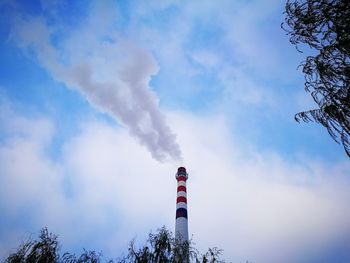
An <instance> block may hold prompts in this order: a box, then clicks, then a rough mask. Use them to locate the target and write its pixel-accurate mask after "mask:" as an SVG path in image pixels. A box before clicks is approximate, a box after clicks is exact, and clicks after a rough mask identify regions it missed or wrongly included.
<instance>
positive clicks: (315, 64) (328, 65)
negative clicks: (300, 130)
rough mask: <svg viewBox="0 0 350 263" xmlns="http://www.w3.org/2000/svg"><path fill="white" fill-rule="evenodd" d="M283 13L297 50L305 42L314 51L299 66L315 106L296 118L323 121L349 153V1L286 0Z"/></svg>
mask: <svg viewBox="0 0 350 263" xmlns="http://www.w3.org/2000/svg"><path fill="white" fill-rule="evenodd" d="M284 13H285V15H286V18H285V23H282V28H283V29H284V30H285V31H287V33H288V35H289V36H290V39H289V40H290V42H291V43H292V44H293V45H295V46H296V48H297V50H299V51H300V45H301V44H305V45H307V46H308V47H310V48H311V49H312V50H313V51H314V53H315V55H313V56H311V55H310V56H307V57H306V59H305V61H303V62H302V63H301V64H300V66H301V67H302V69H303V73H304V74H305V90H306V91H307V92H309V93H310V94H311V96H312V98H313V99H314V101H315V102H316V103H317V105H318V108H317V109H312V110H308V111H304V112H300V113H298V114H296V116H295V119H296V120H297V121H298V122H300V121H301V120H302V121H304V122H309V121H315V122H317V123H320V124H321V125H323V126H324V127H325V128H327V130H328V133H329V134H330V135H331V137H332V138H333V139H334V140H335V141H336V142H338V143H342V145H343V146H344V149H345V151H346V153H347V155H348V156H349V157H350V140H349V138H350V1H344V0H288V1H287V3H286V9H285V12H284ZM300 52H301V51H300Z"/></svg>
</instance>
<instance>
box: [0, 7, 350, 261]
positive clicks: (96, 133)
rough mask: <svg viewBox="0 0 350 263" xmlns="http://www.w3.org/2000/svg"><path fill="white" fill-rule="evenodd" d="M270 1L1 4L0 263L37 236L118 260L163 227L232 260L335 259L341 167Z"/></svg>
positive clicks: (344, 175)
mask: <svg viewBox="0 0 350 263" xmlns="http://www.w3.org/2000/svg"><path fill="white" fill-rule="evenodd" d="M283 8H284V1H281V0H250V1H244V0H234V1H232V0H230V1H229V0H220V1H210V0H206V1H203V0H191V1H181V0H179V1H176V0H159V1H158V0H154V1H136V0H135V1H132V0H130V1H67V2H65V1H49V0H42V1H25V0H23V1H12V0H8V1H7V0H1V1H0V14H1V15H0V46H1V52H0V68H1V70H0V259H1V260H2V259H4V258H5V257H6V255H8V253H10V252H13V251H14V249H15V248H16V247H17V246H18V245H19V244H20V243H21V242H22V241H23V240H25V239H26V238H28V237H29V236H31V235H32V236H35V235H36V234H37V233H38V231H39V230H40V229H41V228H42V227H44V226H47V227H48V228H49V230H50V231H52V232H54V233H56V234H58V235H59V238H60V240H61V242H62V244H63V247H62V250H63V251H67V250H68V251H71V252H81V251H82V249H83V248H86V249H94V250H97V251H103V253H104V254H105V255H106V256H107V257H117V256H120V255H121V254H122V253H123V252H125V251H126V247H127V244H128V242H129V241H130V240H131V239H132V238H134V237H136V238H137V240H139V241H140V242H142V241H143V240H144V238H145V236H146V234H147V233H148V232H149V231H151V230H153V231H155V230H156V229H157V228H159V227H161V226H163V225H165V226H166V227H168V228H169V229H170V230H173V228H174V224H175V198H176V181H175V177H174V175H175V172H176V169H177V167H178V166H179V165H184V166H186V168H187V170H188V172H189V180H188V200H189V203H188V209H189V212H188V213H189V232H190V235H192V236H193V238H194V241H195V243H196V245H197V247H198V248H199V249H201V250H205V249H206V248H208V247H213V246H217V247H220V248H222V249H224V258H225V259H228V260H230V261H232V262H246V260H249V261H252V262H263V263H264V262H276V263H278V262H349V261H350V252H349V251H350V247H349V244H350V206H349V202H350V191H349V189H350V176H349V174H350V162H349V159H348V158H347V157H346V155H345V153H344V151H343V149H342V147H341V146H339V145H337V144H336V143H334V142H333V141H332V139H331V138H330V137H329V135H328V134H327V132H326V131H325V129H323V128H322V127H320V126H318V125H316V124H312V123H311V124H298V123H296V122H295V121H294V114H295V113H296V112H298V111H301V110H306V109H310V108H312V107H314V106H315V105H314V103H313V101H312V100H311V99H310V97H309V95H308V94H306V93H305V92H304V90H303V75H302V72H301V71H300V70H299V71H298V70H297V66H298V64H299V62H300V61H301V60H302V58H303V57H304V56H305V54H300V53H298V52H297V51H296V50H295V48H294V47H293V46H291V45H290V43H289V42H288V36H286V35H285V32H283V31H282V30H281V29H280V23H281V22H282V21H283Z"/></svg>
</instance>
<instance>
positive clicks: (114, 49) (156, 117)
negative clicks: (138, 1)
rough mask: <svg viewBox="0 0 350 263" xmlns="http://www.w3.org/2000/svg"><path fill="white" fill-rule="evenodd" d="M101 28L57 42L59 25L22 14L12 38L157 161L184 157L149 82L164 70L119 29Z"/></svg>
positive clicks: (73, 34)
mask: <svg viewBox="0 0 350 263" xmlns="http://www.w3.org/2000/svg"><path fill="white" fill-rule="evenodd" d="M99 29H100V28H91V27H89V24H87V25H85V26H84V28H80V29H79V32H71V33H70V35H69V36H66V37H64V38H63V39H64V40H62V41H60V42H59V43H55V42H54V37H55V35H56V34H59V32H60V31H59V30H58V29H57V28H54V27H52V26H51V27H49V26H47V25H46V23H45V21H44V20H43V19H42V18H31V19H29V20H28V19H26V20H25V21H24V20H23V19H21V20H20V21H17V22H16V23H15V26H14V28H13V32H12V35H11V38H12V39H14V40H15V41H16V43H17V44H18V45H19V46H20V47H21V48H22V49H23V50H24V51H30V52H32V53H34V54H35V56H36V58H37V59H38V62H39V63H40V64H41V65H42V66H43V67H44V68H45V69H46V70H47V71H48V72H49V73H50V74H51V75H52V76H53V78H55V79H56V80H57V81H59V82H62V83H64V84H65V85H66V86H67V87H70V88H75V89H77V90H78V91H79V92H80V93H81V94H82V95H83V96H85V97H86V99H87V100H88V101H89V103H90V104H91V105H93V106H94V107H96V108H97V109H99V110H100V111H103V112H107V113H108V114H110V115H111V116H112V117H114V118H115V119H117V120H118V121H119V122H121V123H122V124H124V125H125V126H126V127H127V128H128V129H129V131H130V134H131V135H132V136H134V137H136V138H137V139H138V140H139V142H140V143H141V144H143V145H144V146H145V147H146V148H147V149H148V150H149V151H150V153H151V154H152V156H153V157H154V158H155V159H156V160H158V161H170V160H173V161H181V159H182V158H181V151H180V148H179V145H178V144H177V143H176V136H175V135H174V134H173V133H172V131H171V130H170V128H169V127H168V126H167V124H166V122H165V118H164V116H163V115H162V114H161V112H160V111H159V108H158V99H157V97H156V95H155V94H154V92H152V91H151V90H150V87H149V82H150V80H151V76H152V75H155V74H156V73H157V72H158V70H159V69H158V66H157V64H156V62H155V60H154V59H153V57H152V55H150V54H149V53H147V52H146V51H145V50H143V49H141V48H139V47H138V46H137V45H135V44H133V43H132V42H131V41H127V40H125V39H123V38H121V37H119V36H118V34H116V33H115V32H114V33H113V34H111V33H107V32H104V31H99ZM57 46H58V47H57Z"/></svg>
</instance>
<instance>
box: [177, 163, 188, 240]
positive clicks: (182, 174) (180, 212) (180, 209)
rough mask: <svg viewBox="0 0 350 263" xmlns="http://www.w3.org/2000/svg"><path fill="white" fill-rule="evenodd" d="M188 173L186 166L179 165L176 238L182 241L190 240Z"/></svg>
mask: <svg viewBox="0 0 350 263" xmlns="http://www.w3.org/2000/svg"><path fill="white" fill-rule="evenodd" d="M187 178H188V174H187V172H186V168H185V167H179V168H178V169H177V173H176V180H177V198H176V223H175V238H176V239H177V240H178V241H180V242H185V241H188V220H187V196H186V192H187V190H186V181H187Z"/></svg>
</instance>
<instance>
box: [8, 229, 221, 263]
mask: <svg viewBox="0 0 350 263" xmlns="http://www.w3.org/2000/svg"><path fill="white" fill-rule="evenodd" d="M192 243H193V242H191V241H190V242H179V241H178V240H176V239H175V238H174V237H173V234H172V233H171V232H170V231H169V230H167V229H166V228H165V227H162V228H161V229H158V231H157V233H156V234H152V233H150V234H149V235H148V239H147V241H146V243H145V244H144V245H143V246H141V247H139V248H137V247H136V245H135V240H133V241H131V242H130V244H129V247H128V253H127V255H126V256H124V257H121V258H119V259H118V258H117V259H115V260H104V259H103V255H102V253H97V252H95V251H87V250H83V253H82V254H81V255H80V256H76V255H75V254H71V253H68V252H66V253H64V254H63V255H61V254H60V253H59V250H60V246H59V242H58V237H57V235H54V234H52V233H49V231H48V230H47V228H43V229H42V230H41V231H40V235H39V239H38V240H32V239H29V240H28V241H26V242H24V243H23V244H22V245H21V246H20V247H19V248H18V249H17V251H16V252H15V253H12V254H10V255H9V256H8V257H7V259H6V260H5V263H100V262H108V263H113V262H116V263H187V262H196V263H214V262H217V263H220V262H224V261H223V260H221V259H220V255H221V253H222V250H220V249H218V248H209V249H208V251H207V252H206V253H204V254H200V253H199V252H198V250H197V249H196V248H194V247H193V246H192Z"/></svg>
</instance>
